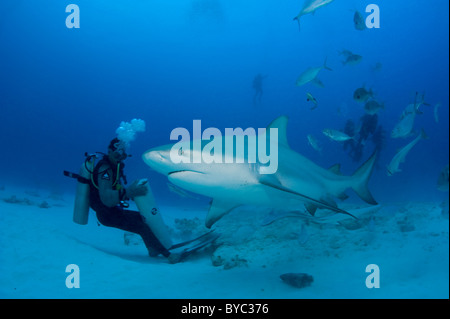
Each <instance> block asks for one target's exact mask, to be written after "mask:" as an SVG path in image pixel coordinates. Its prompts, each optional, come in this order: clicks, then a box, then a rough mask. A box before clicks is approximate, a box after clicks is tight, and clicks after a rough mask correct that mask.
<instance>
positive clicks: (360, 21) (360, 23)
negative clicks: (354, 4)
mask: <svg viewBox="0 0 450 319" xmlns="http://www.w3.org/2000/svg"><path fill="white" fill-rule="evenodd" d="M353 23H354V25H355V29H356V30H358V31H363V30H365V29H366V22H365V20H364V17H363V15H362V14H361V13H360V12H359V11H358V10H356V11H355V14H354V15H353Z"/></svg>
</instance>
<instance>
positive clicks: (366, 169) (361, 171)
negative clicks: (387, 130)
mask: <svg viewBox="0 0 450 319" xmlns="http://www.w3.org/2000/svg"><path fill="white" fill-rule="evenodd" d="M376 157H377V151H375V152H373V154H372V156H371V157H370V158H369V159H368V160H367V161H366V162H365V163H364V164H362V165H361V167H360V168H358V169H357V170H356V172H355V173H353V175H352V177H353V179H354V184H353V186H352V189H353V190H354V191H355V192H356V194H358V196H359V197H360V198H361V199H362V200H364V201H365V202H366V203H369V204H372V205H377V204H378V203H377V202H376V201H375V199H374V198H373V196H372V194H371V193H370V191H369V188H368V185H367V184H368V183H369V178H370V175H371V174H372V171H373V167H374V164H375V159H376Z"/></svg>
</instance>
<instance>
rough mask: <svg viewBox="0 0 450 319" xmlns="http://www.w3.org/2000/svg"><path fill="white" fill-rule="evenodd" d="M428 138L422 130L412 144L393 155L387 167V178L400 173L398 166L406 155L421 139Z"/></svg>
mask: <svg viewBox="0 0 450 319" xmlns="http://www.w3.org/2000/svg"><path fill="white" fill-rule="evenodd" d="M427 138H428V136H427V135H426V134H425V131H424V130H423V129H422V131H421V132H420V134H419V136H417V137H416V138H415V139H414V140H413V141H412V142H410V143H409V144H407V145H406V146H404V147H403V148H401V149H400V150H399V151H398V152H397V154H395V156H394V158H393V159H392V160H391V162H390V163H389V165H388V166H387V174H388V176H392V175H393V174H395V173H397V172H401V171H402V170H401V169H400V168H399V166H400V164H401V163H403V162H404V161H405V158H406V155H407V154H408V152H409V151H410V150H411V149H412V148H413V147H414V145H416V144H417V143H418V142H419V141H420V140H421V139H427Z"/></svg>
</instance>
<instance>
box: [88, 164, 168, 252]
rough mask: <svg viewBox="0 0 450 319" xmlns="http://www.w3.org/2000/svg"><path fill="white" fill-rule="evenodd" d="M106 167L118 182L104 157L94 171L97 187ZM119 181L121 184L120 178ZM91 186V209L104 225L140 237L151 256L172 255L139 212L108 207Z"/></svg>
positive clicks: (114, 172) (118, 207)
mask: <svg viewBox="0 0 450 319" xmlns="http://www.w3.org/2000/svg"><path fill="white" fill-rule="evenodd" d="M104 165H109V167H110V168H111V171H112V172H113V175H114V176H113V180H116V176H115V174H116V171H115V170H114V169H113V166H112V164H111V163H110V162H109V161H108V159H107V158H106V157H104V158H103V159H102V160H101V161H100V162H99V163H98V164H97V165H96V167H95V169H94V173H93V177H94V182H95V184H96V185H98V175H99V172H98V170H99V168H100V167H102V166H104ZM120 172H121V173H122V170H120ZM117 180H118V182H119V181H120V178H119V179H117ZM90 184H91V185H90V186H91V187H90V188H91V191H90V194H89V203H90V207H91V208H92V209H93V210H94V211H95V212H96V213H97V219H98V221H99V222H100V223H101V224H102V225H104V226H108V227H114V228H118V229H121V230H124V231H128V232H131V233H135V234H138V235H140V236H141V237H142V239H143V240H144V243H145V246H146V247H147V249H148V250H149V253H150V254H152V252H153V251H155V250H156V251H157V253H160V254H162V255H163V256H165V257H167V256H169V255H170V252H169V251H168V250H167V249H166V248H165V247H164V246H163V245H162V244H161V242H160V241H159V240H158V238H156V236H155V235H154V234H153V232H152V231H151V229H150V227H149V226H148V225H147V224H146V223H145V221H144V220H143V217H142V216H141V214H140V213H139V212H137V211H133V210H127V209H123V207H120V206H115V207H108V206H106V205H105V204H103V203H102V201H101V199H100V194H99V191H98V189H97V187H95V186H94V185H92V181H91V182H90Z"/></svg>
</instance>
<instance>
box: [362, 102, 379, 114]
mask: <svg viewBox="0 0 450 319" xmlns="http://www.w3.org/2000/svg"><path fill="white" fill-rule="evenodd" d="M381 109H383V110H384V103H382V104H380V103H378V102H377V101H375V100H369V101H367V102H366V104H365V105H364V111H366V113H367V114H370V115H374V114H377V113H378V111H379V110H381Z"/></svg>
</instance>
